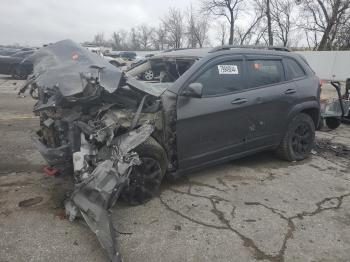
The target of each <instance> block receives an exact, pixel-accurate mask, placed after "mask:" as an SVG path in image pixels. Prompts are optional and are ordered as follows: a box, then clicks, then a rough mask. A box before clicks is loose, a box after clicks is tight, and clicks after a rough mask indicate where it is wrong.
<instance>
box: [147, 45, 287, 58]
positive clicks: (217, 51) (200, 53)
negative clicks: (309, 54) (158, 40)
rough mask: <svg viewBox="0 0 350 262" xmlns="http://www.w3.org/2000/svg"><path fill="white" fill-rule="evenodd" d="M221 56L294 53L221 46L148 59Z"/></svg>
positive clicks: (285, 50) (176, 52)
mask: <svg viewBox="0 0 350 262" xmlns="http://www.w3.org/2000/svg"><path fill="white" fill-rule="evenodd" d="M221 54H267V55H276V54H278V55H284V56H293V55H294V53H293V52H287V49H286V48H280V47H270V46H266V47H265V46H258V47H256V46H246V47H245V46H229V47H227V46H222V47H221V46H219V47H215V48H187V49H178V50H174V51H165V52H162V53H159V54H156V55H154V56H152V57H150V58H148V59H150V60H152V59H157V58H202V57H206V56H211V57H214V56H217V55H221Z"/></svg>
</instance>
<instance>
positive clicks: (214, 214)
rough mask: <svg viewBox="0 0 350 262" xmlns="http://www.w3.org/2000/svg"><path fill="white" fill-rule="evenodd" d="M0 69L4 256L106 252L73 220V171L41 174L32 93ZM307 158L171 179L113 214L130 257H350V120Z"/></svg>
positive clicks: (323, 137) (91, 257)
mask: <svg viewBox="0 0 350 262" xmlns="http://www.w3.org/2000/svg"><path fill="white" fill-rule="evenodd" d="M22 84H23V82H22V81H15V80H11V79H10V78H7V77H4V76H2V77H1V76H0V132H1V133H0V134H1V135H0V139H1V140H0V236H1V237H0V261H1V262H3V261H76V262H78V261H106V260H107V256H106V255H105V252H104V251H103V250H102V248H101V247H100V245H99V243H98V240H97V239H96V237H95V235H94V233H93V232H91V231H90V230H89V228H88V227H87V226H85V224H84V221H83V220H80V221H75V222H74V223H71V222H69V221H68V220H67V219H66V218H65V217H64V208H63V205H62V201H63V199H64V194H65V193H66V192H67V191H69V189H70V183H69V180H67V179H62V178H51V177H45V176H43V174H42V172H41V167H42V165H43V164H44V162H43V160H42V158H41V156H40V155H39V153H38V152H37V151H36V149H35V148H34V147H33V145H32V144H31V141H30V133H31V132H32V131H33V130H35V129H36V127H37V125H38V119H37V118H36V117H34V116H33V114H32V113H31V109H32V106H33V104H34V101H33V100H32V99H31V98H30V97H28V96H26V97H17V96H16V93H17V92H18V90H19V88H20V87H21V85H22ZM317 144H318V146H317V147H316V148H315V150H314V151H313V155H312V157H311V158H310V159H308V160H305V161H302V162H298V163H288V162H284V161H280V160H278V159H276V158H275V157H274V156H273V154H272V153H269V152H266V153H261V154H258V155H255V156H252V157H247V158H244V159H241V160H236V161H231V162H229V163H227V164H224V165H220V166H217V167H212V168H208V169H205V170H203V171H201V172H197V173H194V174H189V175H188V176H187V177H184V178H183V179H180V180H179V181H176V182H169V181H164V183H163V185H162V188H161V193H160V195H159V197H157V198H154V199H153V200H151V201H150V202H148V203H147V204H145V205H143V206H137V207H130V206H127V205H126V204H125V203H123V202H122V201H119V203H118V204H117V206H116V207H114V208H113V211H114V213H113V221H114V224H115V225H116V227H117V231H119V232H120V234H119V236H118V240H117V242H118V244H119V246H120V250H121V253H122V255H123V258H124V260H125V261H126V262H129V261H255V260H263V261H350V171H349V170H350V152H349V151H346V148H344V146H346V145H347V146H349V145H350V126H346V125H342V126H341V127H340V128H338V129H337V130H335V131H329V130H324V131H322V132H318V133H317Z"/></svg>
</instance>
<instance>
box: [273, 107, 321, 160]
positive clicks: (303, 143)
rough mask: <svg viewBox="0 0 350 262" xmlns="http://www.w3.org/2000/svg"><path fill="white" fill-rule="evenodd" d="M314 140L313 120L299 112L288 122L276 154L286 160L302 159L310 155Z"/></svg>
mask: <svg viewBox="0 0 350 262" xmlns="http://www.w3.org/2000/svg"><path fill="white" fill-rule="evenodd" d="M314 140H315V124H314V121H313V120H312V118H311V117H310V116H309V115H307V114H304V113H300V114H298V115H297V116H295V117H294V118H293V120H292V121H291V122H290V124H289V126H288V130H287V132H286V134H285V136H284V138H283V140H282V142H281V144H280V145H279V147H278V149H277V154H278V155H279V156H280V157H281V158H282V159H284V160H288V161H299V160H303V159H305V158H307V157H308V156H309V155H310V152H311V150H312V148H313V145H314Z"/></svg>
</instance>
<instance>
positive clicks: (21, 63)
mask: <svg viewBox="0 0 350 262" xmlns="http://www.w3.org/2000/svg"><path fill="white" fill-rule="evenodd" d="M33 53H34V50H29V51H21V52H17V53H15V54H12V55H7V56H0V74H3V75H11V76H13V77H14V78H16V79H25V78H27V76H28V75H29V74H31V73H32V71H33V64H32V62H30V61H29V60H27V59H26V58H28V57H29V56H30V55H32V54H33Z"/></svg>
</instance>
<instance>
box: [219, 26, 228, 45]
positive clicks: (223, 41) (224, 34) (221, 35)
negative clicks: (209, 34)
mask: <svg viewBox="0 0 350 262" xmlns="http://www.w3.org/2000/svg"><path fill="white" fill-rule="evenodd" d="M217 27H218V28H219V30H217V39H218V40H219V41H220V43H221V45H225V44H226V38H227V28H226V23H219V24H218V25H217Z"/></svg>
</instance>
